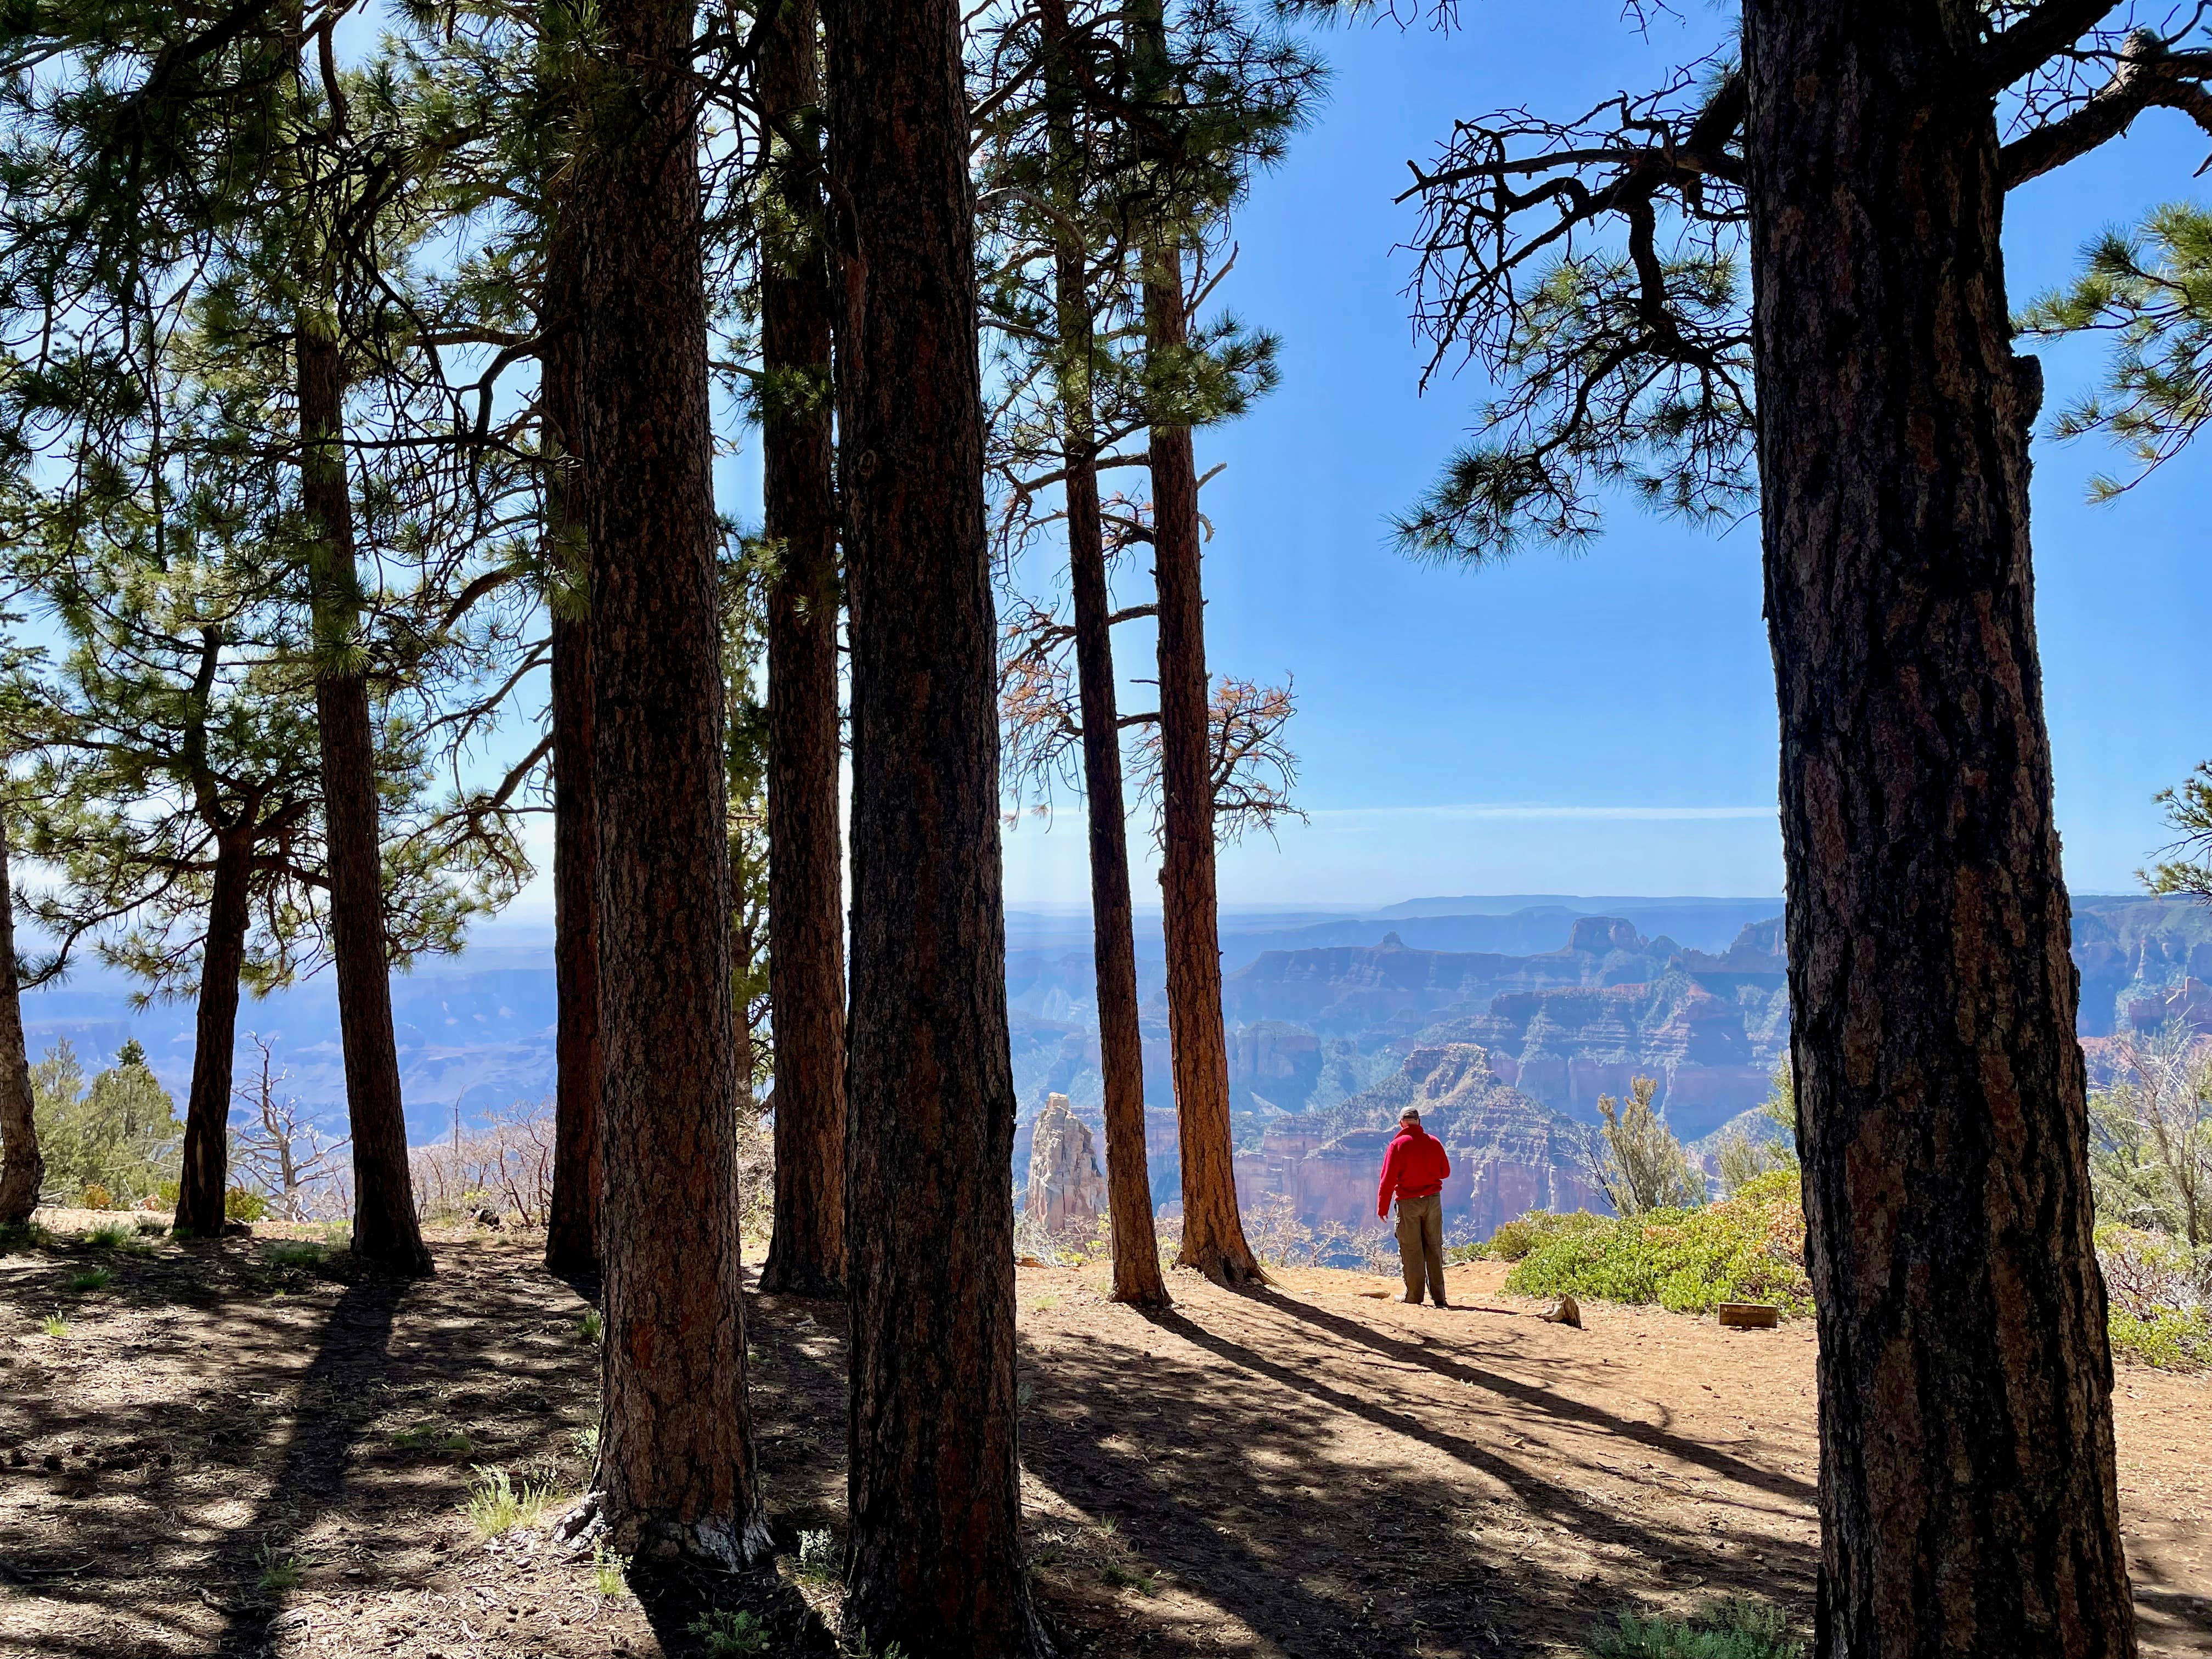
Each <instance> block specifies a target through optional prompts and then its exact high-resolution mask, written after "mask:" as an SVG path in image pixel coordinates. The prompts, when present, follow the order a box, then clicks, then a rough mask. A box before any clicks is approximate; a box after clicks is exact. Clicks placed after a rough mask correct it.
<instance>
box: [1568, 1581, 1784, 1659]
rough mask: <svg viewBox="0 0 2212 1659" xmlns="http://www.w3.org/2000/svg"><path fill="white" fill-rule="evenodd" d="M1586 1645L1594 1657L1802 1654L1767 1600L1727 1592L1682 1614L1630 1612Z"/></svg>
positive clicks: (1701, 1658) (1719, 1658) (1746, 1658)
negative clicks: (1649, 1615)
mask: <svg viewBox="0 0 2212 1659" xmlns="http://www.w3.org/2000/svg"><path fill="white" fill-rule="evenodd" d="M1586 1651H1588V1652H1589V1653H1592V1654H1594V1655H1595V1656H1596V1659H1803V1656H1804V1652H1805V1644H1803V1643H1802V1642H1800V1641H1798V1640H1797V1639H1796V1638H1794V1637H1792V1636H1791V1635H1790V1620H1789V1618H1788V1616H1787V1615H1786V1614H1785V1613H1783V1611H1782V1609H1781V1608H1779V1607H1775V1606H1773V1605H1772V1604H1771V1603H1770V1602H1765V1601H1753V1600H1752V1599H1750V1598H1749V1597H1747V1596H1741V1595H1732V1596H1729V1598H1728V1599H1727V1600H1726V1601H1716V1602H1713V1603H1711V1605H1709V1606H1707V1607H1704V1608H1702V1609H1700V1610H1699V1612H1698V1613H1696V1614H1694V1615H1693V1616H1692V1618H1690V1619H1689V1620H1675V1619H1642V1618H1638V1616H1637V1615H1636V1614H1634V1613H1622V1614H1621V1615H1620V1624H1619V1625H1617V1626H1613V1628H1611V1629H1605V1630H1600V1631H1599V1632H1596V1634H1595V1635H1594V1636H1592V1637H1591V1638H1590V1639H1589V1644H1588V1647H1587V1649H1586Z"/></svg>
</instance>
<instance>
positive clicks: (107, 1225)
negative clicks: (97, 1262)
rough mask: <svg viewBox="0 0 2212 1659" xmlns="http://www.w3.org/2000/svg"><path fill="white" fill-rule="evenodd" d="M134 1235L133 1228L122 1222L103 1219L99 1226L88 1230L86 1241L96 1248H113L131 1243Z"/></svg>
mask: <svg viewBox="0 0 2212 1659" xmlns="http://www.w3.org/2000/svg"><path fill="white" fill-rule="evenodd" d="M133 1237H136V1235H135V1234H134V1233H133V1232H132V1231H131V1229H130V1228H128V1227H126V1226H125V1225H123V1224H122V1223H121V1222H119V1221H103V1222H101V1223H100V1225H98V1226H97V1227H94V1228H91V1229H89V1230H88V1231H87V1232H86V1233H85V1236H84V1242H85V1243H87V1244H88V1245H90V1246H91V1247H92V1248H93V1249H95V1250H112V1249H120V1248H121V1247H122V1246H123V1245H125V1244H127V1243H130V1242H131V1239H132V1238H133Z"/></svg>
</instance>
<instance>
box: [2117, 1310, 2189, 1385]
mask: <svg viewBox="0 0 2212 1659" xmlns="http://www.w3.org/2000/svg"><path fill="white" fill-rule="evenodd" d="M2112 1352H2113V1353H2114V1354H2116V1355H2118V1356H2119V1357H2120V1358H2125V1359H2132V1360H2135V1361H2136V1362H2137V1363H2138V1364H2144V1365H2156V1366H2158V1367H2160V1369H2162V1370H2170V1371H2195V1370H2203V1369H2205V1368H2206V1367H2207V1366H2212V1317H2207V1316H2206V1315H2205V1311H2204V1310H2203V1309H2202V1308H2191V1309H2187V1310H2179V1309H2176V1310H2167V1311H2166V1312H2164V1313H2158V1314H2154V1315H2152V1316H2150V1317H2149V1318H2148V1319H2145V1318H2139V1317H2138V1316H2136V1315H2134V1314H2131V1313H2129V1312H2128V1311H2127V1310H2124V1309H2123V1308H2118V1307H2115V1308H2114V1309H2113V1310H2112Z"/></svg>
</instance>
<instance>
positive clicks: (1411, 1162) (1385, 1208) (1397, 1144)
mask: <svg viewBox="0 0 2212 1659" xmlns="http://www.w3.org/2000/svg"><path fill="white" fill-rule="evenodd" d="M1450 1173H1451V1159H1449V1158H1447V1157H1445V1156H1444V1144H1443V1141H1441V1140H1438V1139H1437V1138H1436V1137H1435V1136H1434V1135H1432V1134H1431V1133H1429V1132H1428V1131H1427V1130H1426V1129H1420V1128H1402V1127H1401V1129H1400V1130H1399V1131H1398V1138H1397V1139H1395V1140H1393V1141H1392V1142H1391V1143H1390V1150H1389V1152H1386V1153H1384V1154H1383V1185H1382V1187H1381V1188H1379V1189H1378V1190H1377V1191H1376V1194H1375V1213H1376V1214H1377V1215H1388V1214H1389V1213H1390V1200H1392V1199H1394V1198H1426V1197H1428V1196H1429V1195H1430V1194H1432V1193H1440V1192H1442V1191H1443V1186H1444V1177H1445V1176H1448V1175H1449V1174H1450Z"/></svg>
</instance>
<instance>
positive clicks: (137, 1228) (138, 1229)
mask: <svg viewBox="0 0 2212 1659" xmlns="http://www.w3.org/2000/svg"><path fill="white" fill-rule="evenodd" d="M131 1231H132V1232H134V1233H137V1235H138V1237H141V1238H160V1237H163V1236H164V1235H165V1234H167V1232H168V1231H169V1224H168V1223H167V1222H166V1221H156V1220H155V1219H154V1218H153V1217H152V1216H149V1215H142V1216H140V1217H139V1218H138V1219H137V1221H136V1222H134V1223H132V1224H131Z"/></svg>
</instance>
